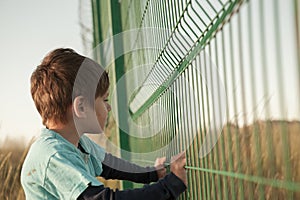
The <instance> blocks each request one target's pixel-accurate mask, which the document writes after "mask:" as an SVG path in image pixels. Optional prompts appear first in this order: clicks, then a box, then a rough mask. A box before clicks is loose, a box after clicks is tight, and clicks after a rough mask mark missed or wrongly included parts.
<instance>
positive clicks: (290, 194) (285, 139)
mask: <svg viewBox="0 0 300 200" xmlns="http://www.w3.org/2000/svg"><path fill="white" fill-rule="evenodd" d="M278 4H279V2H278V0H275V1H274V4H273V9H274V12H273V13H274V16H273V17H274V20H275V26H274V34H275V40H276V41H275V51H276V62H275V65H276V69H277V80H278V81H277V83H278V84H277V87H278V88H279V105H280V108H279V109H280V115H281V116H282V118H283V119H284V120H286V118H287V116H286V114H285V111H284V105H286V102H285V98H284V92H283V90H284V88H283V84H284V78H283V69H282V68H283V64H282V58H281V55H282V46H281V34H280V31H281V30H280V19H279V14H280V12H279V5H278ZM280 132H281V138H282V144H283V160H284V163H285V166H284V169H285V177H286V178H285V179H286V180H287V181H291V180H292V174H291V171H292V168H291V163H290V147H289V142H288V141H289V139H288V131H287V123H286V122H283V121H281V130H280ZM287 198H288V199H292V198H293V192H292V191H288V197H287Z"/></svg>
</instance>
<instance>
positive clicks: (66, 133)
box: [48, 123, 81, 147]
mask: <svg viewBox="0 0 300 200" xmlns="http://www.w3.org/2000/svg"><path fill="white" fill-rule="evenodd" d="M48 129H50V130H53V131H55V132H56V133H59V134H60V135H61V136H62V137H63V138H65V139H66V140H68V141H69V142H70V143H72V144H73V145H74V146H75V147H77V146H78V143H79V139H80V136H81V135H80V134H79V133H78V132H77V130H76V128H75V126H72V125H71V124H69V123H68V124H52V125H51V124H49V125H48Z"/></svg>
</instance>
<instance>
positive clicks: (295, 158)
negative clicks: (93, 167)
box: [188, 121, 300, 200]
mask: <svg viewBox="0 0 300 200" xmlns="http://www.w3.org/2000/svg"><path fill="white" fill-rule="evenodd" d="M299 134H300V122H299V121H291V122H288V121H257V122H255V123H254V124H251V125H248V126H244V127H238V126H237V125H234V124H227V126H225V127H223V132H222V135H221V136H220V138H219V140H218V142H217V144H216V146H215V148H214V149H213V150H212V152H211V154H210V155H209V156H208V157H207V162H206V164H205V162H204V159H202V160H199V161H198V162H195V161H193V160H191V159H190V158H188V162H189V163H188V165H194V166H196V167H200V168H209V169H215V170H216V171H218V172H221V173H222V172H225V174H226V175H225V174H223V175H217V173H216V172H215V173H211V172H202V171H201V170H199V171H198V170H189V177H190V178H191V179H193V181H192V183H195V182H198V184H196V185H197V186H196V188H198V189H196V190H197V192H195V191H194V190H195V186H194V190H192V191H190V193H194V196H199V195H200V190H201V191H202V196H205V197H207V196H210V197H211V198H212V199H226V198H225V197H227V199H232V197H233V196H235V197H236V198H235V199H241V198H244V199H266V200H269V199H270V200H271V199H272V200H273V199H275V200H276V199H278V200H283V199H300V184H299V183H300V145H299V142H300V135H299ZM198 141H199V142H201V140H200V137H199V138H198ZM199 142H198V143H199ZM199 144H201V143H199ZM198 150H199V147H197V145H196V144H195V143H194V145H192V146H191V147H190V149H189V150H188V154H190V153H189V151H194V152H195V153H196V155H195V154H194V156H195V157H197V156H198V155H197V154H198V153H197V151H198ZM228 172H230V173H228ZM237 173H238V174H239V175H243V177H244V178H243V177H241V176H239V175H237ZM233 176H239V178H237V177H233ZM246 179H248V180H246ZM249 179H252V180H250V181H249ZM287 179H288V180H287ZM205 180H208V181H207V182H209V183H210V184H209V187H207V184H205ZM212 182H214V184H212ZM289 183H292V184H295V183H296V184H297V183H298V186H296V188H295V187H294V190H296V192H292V190H290V189H287V187H288V184H289ZM271 185H273V186H271ZM208 188H209V189H208Z"/></svg>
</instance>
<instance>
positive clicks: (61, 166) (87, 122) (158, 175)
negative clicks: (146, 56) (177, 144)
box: [21, 49, 187, 200]
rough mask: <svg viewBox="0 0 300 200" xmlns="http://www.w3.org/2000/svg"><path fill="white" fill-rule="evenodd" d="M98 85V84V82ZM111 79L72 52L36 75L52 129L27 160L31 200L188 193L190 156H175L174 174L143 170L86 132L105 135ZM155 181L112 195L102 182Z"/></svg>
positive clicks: (35, 88) (46, 62)
mask: <svg viewBox="0 0 300 200" xmlns="http://www.w3.org/2000/svg"><path fill="white" fill-rule="evenodd" d="M95 83H96V84H95ZM108 87H109V79H108V75H107V73H106V72H105V71H104V70H103V69H102V68H101V67H100V66H99V65H98V64H97V63H96V62H94V61H93V60H91V59H89V58H86V57H84V56H81V55H79V54H77V53H76V52H75V51H73V50H72V49H56V50H54V51H52V52H50V53H49V54H48V55H47V56H46V57H45V58H44V59H43V61H42V63H41V64H40V65H39V66H38V67H37V69H36V70H35V71H34V72H33V74H32V76H31V94H32V98H33V100H34V103H35V106H36V108H37V110H38V111H39V113H40V115H41V117H42V120H43V124H44V125H45V126H46V128H45V129H44V130H43V131H42V133H41V135H40V137H39V138H38V139H37V140H36V141H35V142H34V143H33V144H32V146H31V148H30V150H29V152H28V154H27V157H26V159H25V161H24V164H23V167H22V172H21V183H22V186H23V188H24V191H25V194H26V198H27V199H30V200H31V199H78V200H81V199H91V200H94V199H101V200H108V199H110V200H114V199H116V200H119V199H128V200H137V199H143V200H148V199H155V200H163V199H166V200H167V199H176V198H177V197H178V196H179V194H180V193H182V192H183V191H184V190H185V189H186V185H187V177H186V172H185V169H184V166H185V163H186V158H185V154H184V153H182V154H179V155H177V156H175V157H173V162H172V164H171V173H170V174H168V175H165V174H166V170H165V169H164V168H163V167H162V166H163V164H164V161H165V159H164V158H160V159H158V160H157V161H158V162H157V165H156V167H155V168H150V167H146V168H145V167H140V166H137V165H135V164H132V163H129V162H127V161H125V160H122V159H119V158H117V157H114V156H112V155H111V154H108V153H105V151H104V150H103V149H102V148H101V147H99V146H98V145H97V144H95V143H94V142H93V141H92V140H90V139H89V138H88V137H86V136H84V135H83V134H84V133H101V132H103V129H104V127H105V123H106V120H107V114H108V112H109V111H110V110H111V107H110V105H109V104H108V102H107V97H108ZM96 176H102V177H104V178H106V179H120V180H130V181H134V182H139V183H150V182H155V181H157V182H156V183H153V184H151V185H147V186H145V187H144V188H140V189H132V190H125V191H112V190H111V189H109V188H105V187H104V186H103V184H102V183H101V182H100V181H98V179H96Z"/></svg>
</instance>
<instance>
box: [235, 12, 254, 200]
mask: <svg viewBox="0 0 300 200" xmlns="http://www.w3.org/2000/svg"><path fill="white" fill-rule="evenodd" d="M237 29H238V30H237V35H238V52H239V54H238V57H239V66H240V67H239V68H240V70H239V71H240V77H241V91H240V92H241V100H242V102H241V104H242V105H241V107H242V118H243V119H242V120H243V123H242V124H243V127H244V128H243V134H246V135H248V134H249V131H248V129H247V128H246V125H247V123H248V120H247V114H246V112H247V110H246V108H247V101H246V97H245V91H246V89H245V78H244V74H245V72H244V66H245V65H244V52H243V49H244V48H243V34H242V30H241V13H237ZM241 138H245V137H243V136H242V137H241ZM245 141H246V139H245ZM248 143H249V142H248V141H247V145H248ZM244 145H246V142H245V143H244ZM244 151H246V157H247V158H249V157H250V149H249V148H244ZM249 164H250V163H249V160H248V159H246V163H244V166H243V165H242V170H245V171H244V173H245V174H249V172H247V168H248V169H249V168H250V167H249ZM243 184H244V187H246V184H249V186H250V188H251V183H249V182H246V181H243ZM246 189H247V188H246ZM251 196H252V193H251V192H250V198H251ZM242 198H244V193H243V194H242ZM252 198H253V197H252Z"/></svg>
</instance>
